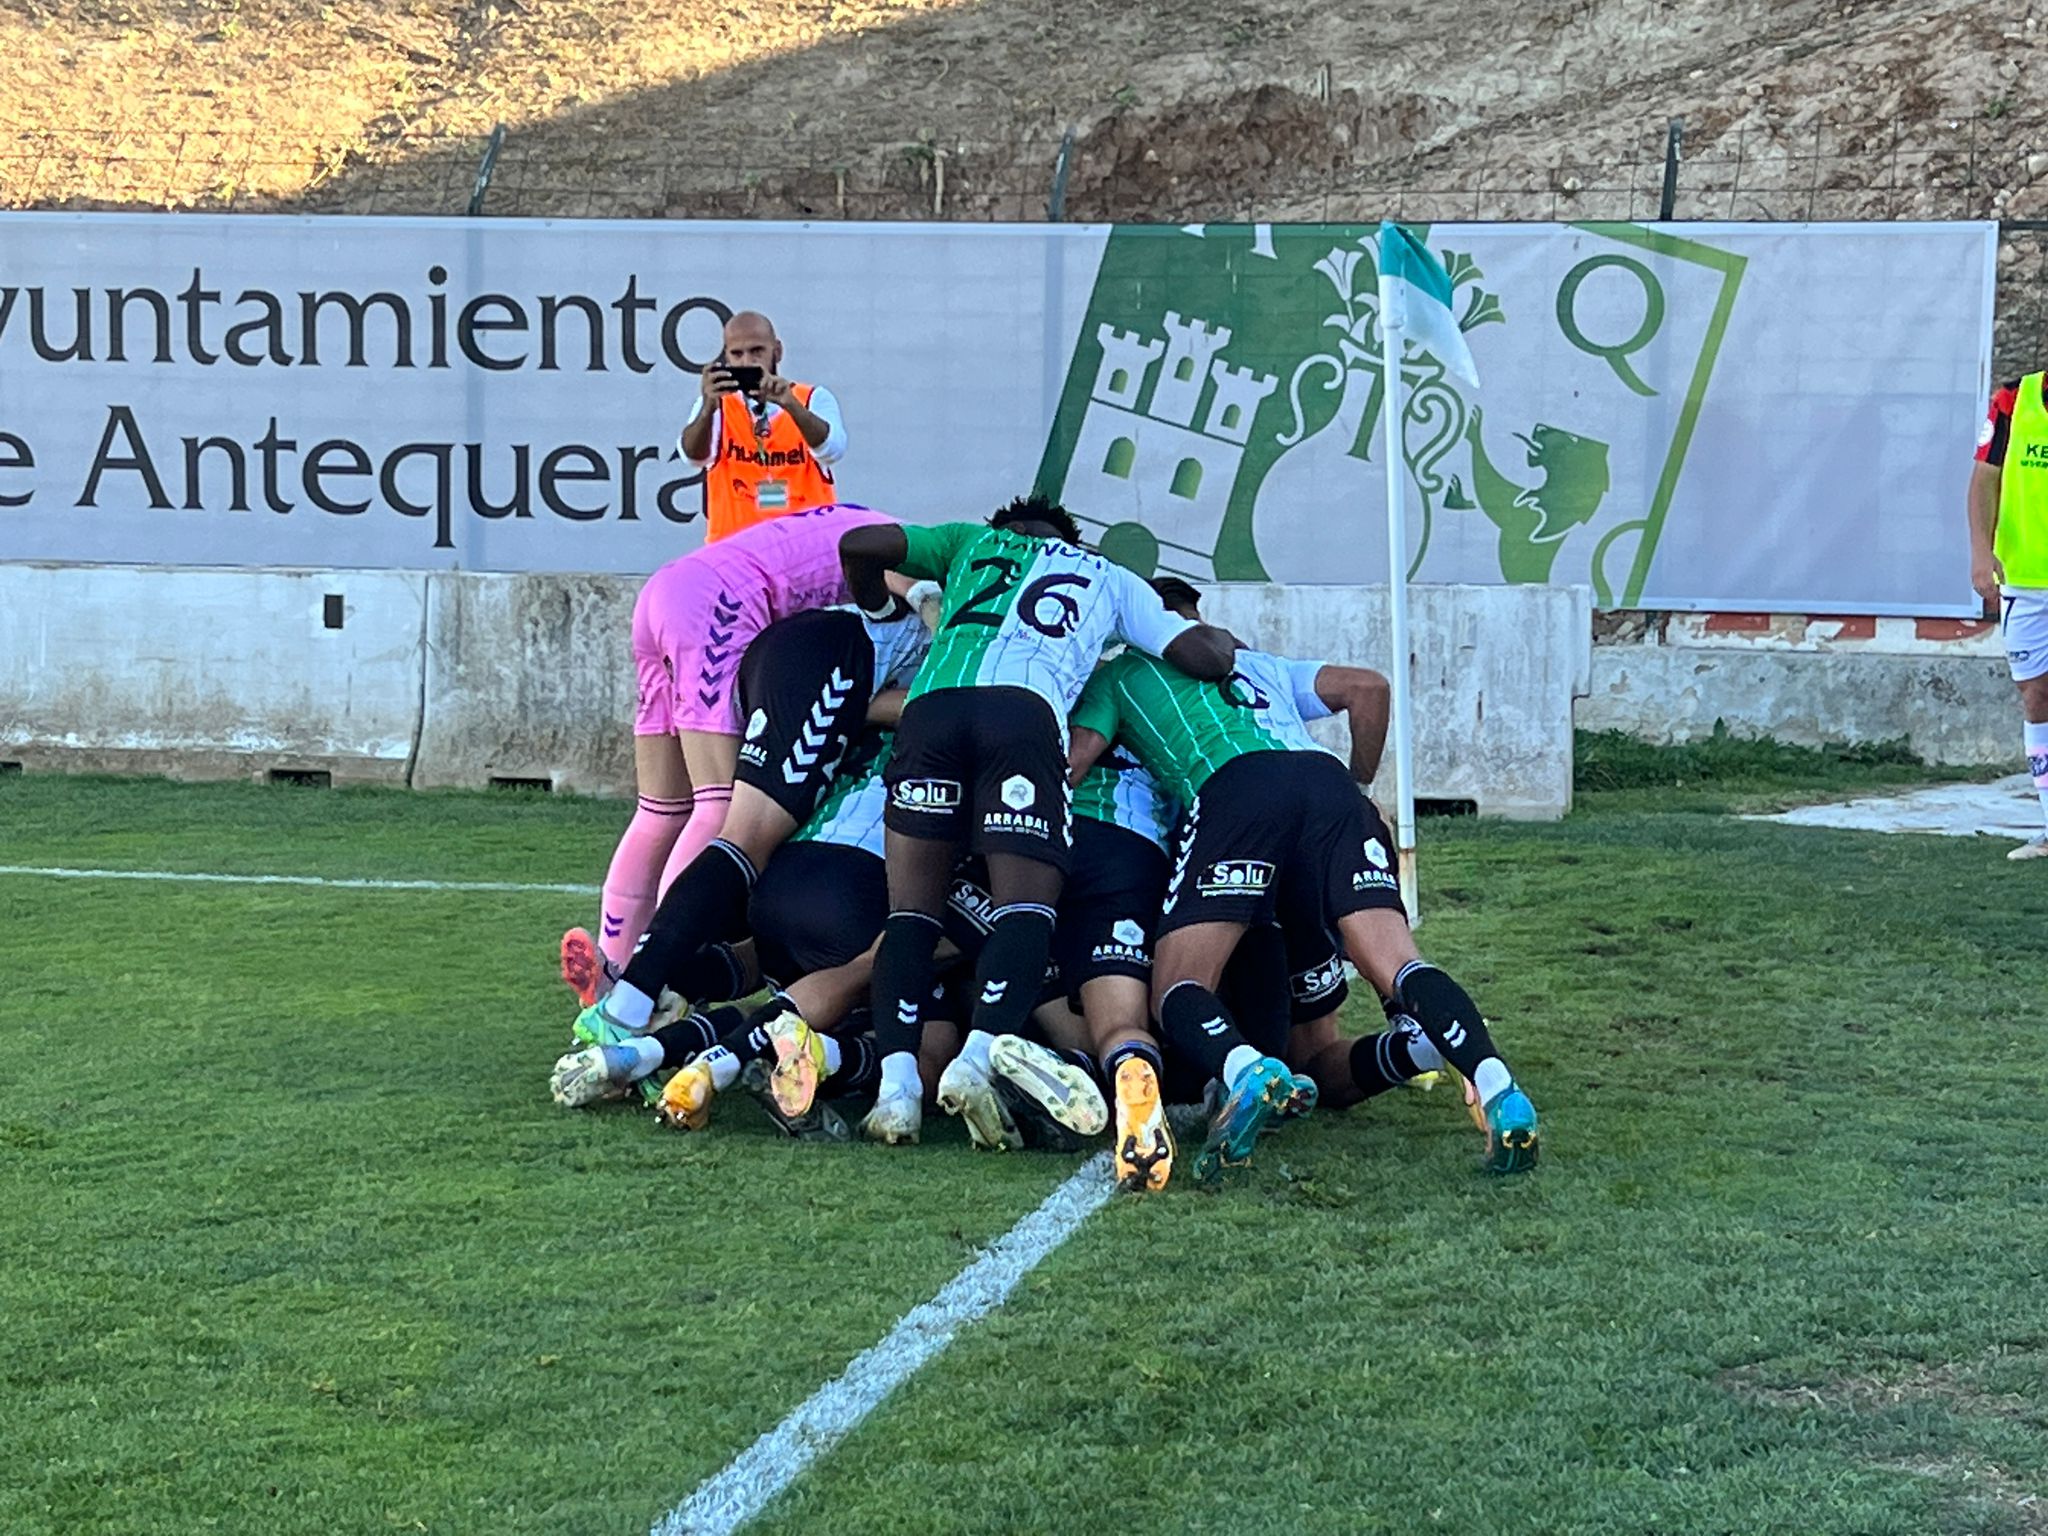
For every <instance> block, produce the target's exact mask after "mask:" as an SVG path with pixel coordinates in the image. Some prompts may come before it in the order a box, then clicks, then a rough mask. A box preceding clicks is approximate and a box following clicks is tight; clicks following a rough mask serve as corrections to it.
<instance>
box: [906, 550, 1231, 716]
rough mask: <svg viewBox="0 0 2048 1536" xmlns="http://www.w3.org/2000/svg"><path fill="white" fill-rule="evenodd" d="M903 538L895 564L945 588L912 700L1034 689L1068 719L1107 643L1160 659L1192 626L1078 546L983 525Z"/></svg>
mask: <svg viewBox="0 0 2048 1536" xmlns="http://www.w3.org/2000/svg"><path fill="white" fill-rule="evenodd" d="M903 534H904V539H905V541H906V543H907V544H908V546H909V553H908V554H906V555H905V557H904V559H903V562H902V564H901V565H899V566H898V567H897V569H899V570H900V571H902V572H903V574H904V575H906V576H918V577H927V578H929V579H931V580H933V581H937V582H940V583H942V584H943V585H944V587H945V596H944V598H943V600H942V602H941V604H940V615H939V628H938V633H937V635H936V636H935V637H934V638H933V640H932V649H931V654H930V655H929V656H927V657H926V658H925V663H924V665H923V666H922V667H921V668H919V669H918V674H917V681H916V682H915V683H913V684H912V685H911V688H910V697H911V698H913V699H915V698H917V697H919V696H920V695H923V694H927V693H933V692H936V691H937V690H938V689H941V688H1028V689H1030V690H1031V692H1033V693H1035V694H1037V695H1038V696H1039V697H1040V698H1042V699H1044V700H1045V701H1046V702H1047V703H1048V704H1050V705H1052V707H1053V713H1054V714H1056V715H1058V716H1059V718H1060V719H1061V720H1062V721H1064V720H1065V719H1066V718H1067V712H1068V711H1069V710H1071V709H1072V708H1073V707H1074V701H1075V700H1076V699H1077V698H1079V697H1080V696H1081V686H1082V684H1084V683H1085V682H1087V681H1088V674H1089V672H1090V671H1092V670H1093V669H1094V666H1095V663H1096V662H1097V661H1099V660H1100V659H1101V657H1102V653H1103V652H1104V651H1105V650H1107V649H1108V648H1109V647H1110V646H1111V645H1114V644H1115V643H1116V642H1118V641H1120V640H1121V641H1124V642H1126V643H1128V644H1130V645H1132V646H1135V647H1136V648H1137V649H1139V650H1141V651H1145V652H1147V653H1149V654H1151V655H1154V656H1157V655H1159V654H1160V653H1161V652H1163V651H1164V650H1165V649H1166V647H1167V645H1168V644H1169V643H1171V642H1172V641H1173V640H1174V639H1175V638H1176V637H1177V636H1179V635H1180V634H1182V633H1183V632H1184V631H1186V630H1188V629H1190V628H1192V627H1193V626H1192V624H1191V622H1190V621H1189V620H1187V619H1183V618H1180V617H1178V616H1176V615H1174V614H1171V613H1169V612H1167V611H1166V608H1165V606H1164V605H1163V604H1162V603H1161V602H1160V601H1159V594H1158V593H1156V592H1154V591H1153V590H1152V588H1151V586H1150V585H1149V584H1147V583H1146V581H1145V580H1144V578H1143V577H1141V576H1139V575H1138V574H1137V573H1136V572H1135V571H1131V570H1127V569H1126V568H1124V567H1123V566H1121V565H1118V564H1116V563H1115V562H1114V561H1112V560H1105V559H1104V558H1103V557H1102V556H1101V555H1097V554H1091V553H1090V552H1089V551H1087V550H1085V549H1082V548H1080V547H1079V546H1077V545H1073V544H1066V543H1062V542H1061V541H1059V540H1058V539H1037V538H1032V537H1031V536H1029V535H1028V534H1022V533H1015V532H1012V531H1010V530H1009V529H997V528H990V527H988V526H987V525H986V524H983V523H941V524H939V525H938V526H937V527H933V528H905V529H904V530H903Z"/></svg>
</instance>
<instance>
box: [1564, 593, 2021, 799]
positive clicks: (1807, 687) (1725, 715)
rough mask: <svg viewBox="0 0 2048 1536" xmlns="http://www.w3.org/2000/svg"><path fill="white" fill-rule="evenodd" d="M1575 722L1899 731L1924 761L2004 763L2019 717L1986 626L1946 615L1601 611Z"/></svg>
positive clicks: (1674, 735)
mask: <svg viewBox="0 0 2048 1536" xmlns="http://www.w3.org/2000/svg"><path fill="white" fill-rule="evenodd" d="M1592 682H1593V686H1592V691H1591V694H1590V695H1589V696H1588V697H1587V698H1586V699H1585V701H1584V702H1583V703H1582V704H1581V705H1580V706H1579V725H1580V727H1581V728H1582V729H1585V730H1595V731H1598V730H1616V731H1625V732H1627V733H1628V734H1629V735H1631V736H1639V737H1641V738H1642V739H1643V740H1645V741H1651V742H1656V743H1659V744H1666V745H1668V744H1677V743H1685V742H1691V741H1697V740H1700V739H1701V738H1703V737H1705V736H1708V735H1710V734H1712V732H1713V730H1714V727H1715V724H1716V722H1721V723H1724V724H1725V725H1726V726H1727V728H1728V729H1729V730H1730V731H1731V732H1732V733H1734V734H1735V735H1737V736H1770V737H1775V738H1776V739H1778V740H1780V741H1787V742H1791V743H1794V744H1795V745H1801V746H1819V745H1822V744H1824V743H1829V742H1847V743H1850V744H1852V745H1862V744H1867V743H1872V742H1883V741H1897V740H1899V739H1901V738H1904V740H1905V742H1906V744H1907V745H1908V746H1909V747H1910V748H1911V749H1912V751H1913V752H1914V753H1915V754H1916V755H1918V756H1919V757H1922V758H1924V759H1926V760H1927V761H1928V762H1934V763H1957V764H1971V765H1974V764H1991V763H2010V762H2012V761H2014V760H2015V759H2016V758H2017V757H2018V755H2019V735H2020V732H2019V715H2018V713H2017V710H2016V706H2015V701H2014V695H2013V686H2012V681H2011V674H2010V673H2009V672H2008V671H2007V670H2006V665H2005V652H2004V649H2003V647H2002V646H2001V644H2000V642H1999V637H1998V629H1997V626H1996V625H1995V624H1992V623H1988V622H1985V623H1967V622H1958V621H1956V620H1952V619H1870V618H1864V619H1808V618H1805V617H1803V616H1800V615H1790V614H1777V615H1765V614H1603V615H1601V616H1600V622H1599V634H1598V636H1597V643H1596V644H1595V645H1594V646H1593V678H1592Z"/></svg>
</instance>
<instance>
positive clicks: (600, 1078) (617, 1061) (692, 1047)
mask: <svg viewBox="0 0 2048 1536" xmlns="http://www.w3.org/2000/svg"><path fill="white" fill-rule="evenodd" d="M743 1018H744V1015H743V1013H742V1012H741V1010H740V1009H739V1008H737V1007H734V1006H732V1005H730V1004H728V1005H725V1006H722V1007H718V1008H713V1009H710V1010H709V1011H707V1012H703V1013H687V1014H683V1015H682V1016H681V1017H678V1018H674V1019H671V1020H669V1021H668V1022H665V1023H657V1024H656V1025H654V1027H653V1028H651V1029H650V1030H648V1031H647V1033H645V1034H630V1033H628V1032H626V1031H625V1030H621V1029H618V1028H617V1027H615V1026H612V1025H610V1024H608V1023H604V1022H600V1024H599V1027H598V1028H597V1029H595V1030H591V1029H582V1028H580V1029H579V1031H578V1034H577V1039H578V1041H579V1044H578V1047H577V1049H575V1050H573V1051H571V1052H569V1053H568V1054H567V1055H565V1056H563V1057H561V1058H560V1059H559V1060H557V1061H556V1062H555V1068H554V1072H553V1073H552V1074H551V1075H550V1077H549V1079H548V1091H549V1092H550V1094H551V1095H552V1096H553V1098H554V1101H555V1102H556V1103H557V1104H561V1105H563V1106H565V1107H567V1108H570V1109H580V1108H582V1107H583V1106H584V1105H587V1104H597V1103H602V1102H604V1101H606V1100H608V1099H617V1098H622V1097H624V1096H625V1094H626V1092H627V1091H628V1090H629V1089H631V1088H634V1087H638V1088H639V1089H640V1092H641V1094H642V1096H643V1097H644V1098H646V1099H647V1101H648V1102H649V1103H653V1102H655V1101H656V1099H657V1097H658V1092H657V1090H656V1085H655V1079H656V1077H657V1076H658V1075H659V1074H660V1073H662V1072H665V1071H668V1072H672V1071H675V1070H676V1069H677V1068H680V1067H682V1066H685V1065H686V1064H687V1063H689V1062H690V1061H692V1060H694V1059H695V1058H696V1057H697V1056H699V1055H701V1054H702V1053H703V1052H705V1051H707V1050H709V1049H710V1048H711V1047H712V1046H713V1045H715V1044H717V1042H718V1040H719V1039H720V1037H722V1036H723V1035H725V1034H727V1033H729V1032H730V1031H731V1030H732V1029H733V1028H734V1027H735V1026H736V1025H738V1024H739V1023H740V1022H741V1021H742V1019H743ZM578 1022H579V1025H580V1024H581V1023H582V1021H581V1020H579V1021H578Z"/></svg>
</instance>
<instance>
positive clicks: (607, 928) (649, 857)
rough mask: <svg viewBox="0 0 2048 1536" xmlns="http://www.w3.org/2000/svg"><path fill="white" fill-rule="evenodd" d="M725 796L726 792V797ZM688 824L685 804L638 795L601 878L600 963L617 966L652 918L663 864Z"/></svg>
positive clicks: (688, 813)
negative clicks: (624, 829) (602, 898)
mask: <svg viewBox="0 0 2048 1536" xmlns="http://www.w3.org/2000/svg"><path fill="white" fill-rule="evenodd" d="M728 793H729V792H728ZM689 820H690V802H689V801H688V800H663V799H660V798H658V797H656V796H654V795H642V796H641V797H640V804H639V807H638V808H637V809H636V810H635V811H634V812H633V819H632V820H631V821H630V822H628V823H627V824H626V832H625V835H624V836H623V837H621V838H620V839H619V846H618V851H617V852H615V853H614V854H613V855H612V867H611V868H610V869H609V870H607V871H606V872H605V877H604V908H603V914H602V915H603V922H602V924H601V925H600V927H599V929H598V937H597V947H598V948H599V949H601V950H603V951H604V957H605V959H607V960H609V961H611V962H612V964H613V965H615V966H623V965H625V963H626V962H627V961H628V960H630V959H631V958H632V957H633V946H634V945H636V944H638V943H639V942H640V935H641V934H642V933H644V932H646V930H647V920H648V919H649V918H651V917H652V916H654V904H655V901H656V899H657V897H658V895H659V891H660V885H659V882H660V878H661V870H662V864H663V861H664V860H666V859H667V858H668V855H669V850H670V849H671V848H672V847H674V846H675V843H676V840H677V838H678V837H679V836H680V834H681V833H682V831H683V829H684V827H685V826H687V825H688V823H689Z"/></svg>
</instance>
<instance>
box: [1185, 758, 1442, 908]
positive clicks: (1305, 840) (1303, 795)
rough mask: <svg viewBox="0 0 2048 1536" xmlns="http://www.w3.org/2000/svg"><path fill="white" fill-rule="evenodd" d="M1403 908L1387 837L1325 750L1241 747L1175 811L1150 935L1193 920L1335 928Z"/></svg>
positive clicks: (1367, 802) (1374, 814)
mask: <svg viewBox="0 0 2048 1536" xmlns="http://www.w3.org/2000/svg"><path fill="white" fill-rule="evenodd" d="M1378 909H1388V910H1393V911H1401V910H1403V908H1402V906H1401V883H1400V878H1399V876H1398V875H1397V874H1396V873H1395V869H1394V839H1393V837H1392V836H1391V835H1390V834H1389V833H1388V831H1387V826H1386V823H1385V822H1383V821H1382V820H1380V813H1379V812H1378V811H1377V810H1375V809H1374V808H1373V804H1372V802H1371V801H1370V800H1368V799H1366V798H1365V796H1364V795H1362V794H1360V793H1359V790H1358V786H1357V785H1356V784H1354V783H1353V782H1352V781H1351V776H1350V774H1348V773H1347V772H1346V771H1345V769H1344V765H1343V764H1342V763H1340V762H1338V761H1337V759H1336V758H1334V757H1331V756H1330V755H1329V754H1327V753H1324V752H1249V753H1246V754H1245V755H1244V756H1243V757H1239V758H1233V759H1232V760H1231V761H1229V762H1227V763H1225V764H1224V765H1223V766H1222V767H1221V768H1219V769H1217V770H1216V772H1215V773H1213V774H1211V775H1210V776H1209V780H1208V782H1207V783H1205V784H1204V785H1203V786H1202V787H1201V789H1200V791H1199V792H1198V793H1197V794H1196V795H1195V803H1194V804H1193V805H1191V806H1189V807H1188V809H1187V812H1186V813H1185V814H1184V815H1183V816H1182V818H1181V826H1180V835H1179V838H1178V846H1177V847H1176V849H1175V853H1174V867H1173V875H1172V878H1171V879H1170V880H1169V881H1168V883H1167V890H1166V907H1165V911H1164V912H1163V913H1162V914H1161V916H1160V920H1159V927H1158V930H1157V931H1158V933H1160V934H1168V933H1171V932H1173V931H1174V930H1175V929H1176V928H1187V927H1191V926H1193V925H1194V924H1196V923H1243V924H1246V925H1250V924H1254V923H1264V922H1270V921H1273V920H1275V919H1276V918H1277V919H1278V920H1279V921H1280V922H1281V923H1282V924H1283V925H1285V926H1286V927H1287V928H1289V929H1290V930H1291V929H1294V928H1296V927H1297V926H1304V927H1307V928H1309V929H1310V931H1311V932H1313V931H1314V930H1315V929H1317V928H1329V927H1334V926H1335V925H1336V922H1337V920H1338V919H1339V918H1342V917H1348V916H1350V915H1351V914H1352V913H1354V912H1368V911H1374V910H1378Z"/></svg>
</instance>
